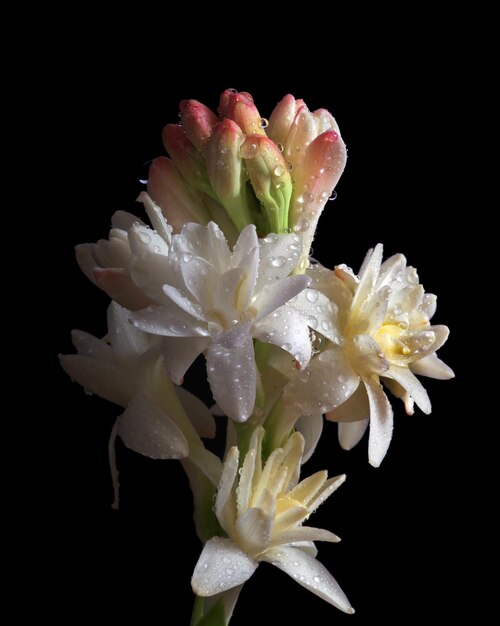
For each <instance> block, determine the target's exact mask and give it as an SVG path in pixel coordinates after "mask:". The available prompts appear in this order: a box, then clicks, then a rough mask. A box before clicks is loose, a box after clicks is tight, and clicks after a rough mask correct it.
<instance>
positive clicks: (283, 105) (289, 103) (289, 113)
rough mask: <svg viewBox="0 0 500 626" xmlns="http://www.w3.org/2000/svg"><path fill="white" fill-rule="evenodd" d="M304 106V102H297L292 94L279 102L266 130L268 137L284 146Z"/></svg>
mask: <svg viewBox="0 0 500 626" xmlns="http://www.w3.org/2000/svg"><path fill="white" fill-rule="evenodd" d="M303 105H304V101H303V100H295V98H294V97H293V96H292V95H291V94H288V95H286V96H285V97H284V98H283V99H282V100H281V101H280V102H278V104H277V105H276V106H275V107H274V111H273V112H272V113H271V117H270V118H269V126H268V127H267V129H266V132H267V135H268V137H271V139H272V140H273V141H274V142H276V143H277V144H281V145H282V146H284V145H285V143H286V140H287V137H288V133H289V131H290V128H291V126H292V123H293V121H294V119H295V116H296V115H297V111H298V110H299V109H300V108H301V107H302V106H303Z"/></svg>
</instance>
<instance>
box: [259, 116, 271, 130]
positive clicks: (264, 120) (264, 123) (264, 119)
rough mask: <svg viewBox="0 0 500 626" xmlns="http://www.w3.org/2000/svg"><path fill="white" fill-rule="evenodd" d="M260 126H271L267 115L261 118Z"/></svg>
mask: <svg viewBox="0 0 500 626" xmlns="http://www.w3.org/2000/svg"><path fill="white" fill-rule="evenodd" d="M259 126H260V127H261V128H267V127H268V126H269V120H266V118H265V117H261V118H260V122H259Z"/></svg>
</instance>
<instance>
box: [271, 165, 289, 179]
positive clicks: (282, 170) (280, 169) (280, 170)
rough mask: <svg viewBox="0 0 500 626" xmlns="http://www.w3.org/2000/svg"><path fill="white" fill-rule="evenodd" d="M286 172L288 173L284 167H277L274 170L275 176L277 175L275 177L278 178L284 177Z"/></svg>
mask: <svg viewBox="0 0 500 626" xmlns="http://www.w3.org/2000/svg"><path fill="white" fill-rule="evenodd" d="M285 171H286V170H285V168H284V167H283V166H282V165H277V166H276V167H275V168H274V175H275V176H278V177H279V176H283V174H284V173H285Z"/></svg>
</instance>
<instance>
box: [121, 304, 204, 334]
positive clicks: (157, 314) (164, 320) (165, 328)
mask: <svg viewBox="0 0 500 626" xmlns="http://www.w3.org/2000/svg"><path fill="white" fill-rule="evenodd" d="M130 319H131V321H132V323H133V324H134V326H136V327H137V328H140V329H141V330H144V331H145V332H147V333H152V334H153V335H164V336H167V337H203V336H208V330H207V329H206V325H204V323H203V322H200V321H199V320H196V319H195V318H194V317H192V316H191V315H189V313H186V312H185V311H183V310H182V309H179V307H177V306H175V305H172V307H171V308H168V307H166V306H149V307H148V308H147V309H142V310H141V311H136V312H133V313H131V314H130Z"/></svg>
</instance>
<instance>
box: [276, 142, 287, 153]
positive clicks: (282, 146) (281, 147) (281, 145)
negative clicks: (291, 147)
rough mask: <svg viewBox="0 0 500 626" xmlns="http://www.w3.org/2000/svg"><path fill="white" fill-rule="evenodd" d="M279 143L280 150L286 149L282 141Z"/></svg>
mask: <svg viewBox="0 0 500 626" xmlns="http://www.w3.org/2000/svg"><path fill="white" fill-rule="evenodd" d="M277 145H278V150H279V151H280V152H283V150H284V149H285V147H284V145H283V144H282V143H279V144H277Z"/></svg>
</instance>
